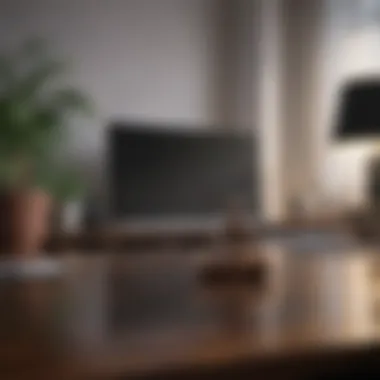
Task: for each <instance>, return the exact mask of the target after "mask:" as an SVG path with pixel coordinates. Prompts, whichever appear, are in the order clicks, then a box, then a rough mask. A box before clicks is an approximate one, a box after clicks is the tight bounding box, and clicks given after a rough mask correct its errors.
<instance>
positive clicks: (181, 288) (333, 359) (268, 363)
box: [0, 246, 380, 379]
mask: <svg viewBox="0 0 380 380" xmlns="http://www.w3.org/2000/svg"><path fill="white" fill-rule="evenodd" d="M231 254H232V253H231V251H230V248H229V249H226V247H215V249H212V250H205V251H203V252H202V251H198V252H193V253H192V255H184V256H183V255H178V253H177V252H176V251H175V250H173V252H167V253H165V254H160V255H157V254H156V253H154V252H152V253H151V254H149V253H146V254H145V255H142V256H139V255H130V256H129V255H128V256H121V255H113V254H111V253H108V254H107V253H105V252H103V253H102V254H99V255H95V256H92V257H88V256H83V255H80V254H71V255H68V254H67V255H64V256H63V257H62V258H61V260H62V263H63V264H64V267H65V268H66V269H65V274H64V275H62V277H61V278H60V279H57V280H49V281H47V280H33V281H20V280H18V281H11V282H10V281H2V282H1V283H0V307H1V310H2V312H1V319H0V337H1V338H2V340H1V344H0V374H2V373H8V374H9V373H11V371H13V370H14V371H15V370H16V369H20V370H22V371H24V373H21V375H20V377H19V378H29V377H22V376H23V375H25V374H27V373H29V372H28V371H29V370H30V371H31V372H30V373H32V372H33V370H36V371H37V370H42V369H43V370H46V371H48V372H49V371H50V373H51V371H53V372H54V371H55V372H59V373H60V375H61V376H63V375H64V376H65V378H67V379H69V378H77V377H78V376H79V378H87V379H91V378H94V379H111V378H134V377H138V378H142V377H145V378H166V379H170V378H173V379H174V378H181V379H187V378H188V379H190V378H202V377H204V378H252V376H253V375H255V376H256V375H257V376H258V375H260V376H259V377H255V378H263V379H265V378H277V377H279V378H281V379H283V378H292V379H297V378H300V379H303V378H305V379H306V378H311V377H310V376H312V375H313V376H324V377H325V378H327V376H329V375H330V374H332V375H334V376H341V374H344V372H347V371H351V370H352V371H354V370H355V371H357V372H358V373H363V372H360V371H363V370H364V371H369V370H371V371H377V370H378V369H379V366H378V365H377V364H376V362H377V360H375V359H376V358H377V357H378V355H379V354H380V319H379V315H378V313H376V312H375V310H376V304H377V303H378V302H379V299H380V288H379V286H378V285H379V284H380V277H379V279H378V278H377V276H378V271H377V270H376V268H378V267H380V261H379V259H378V258H377V253H376V252H370V251H368V250H367V251H365V250H358V251H352V252H344V253H335V254H334V253H329V252H320V253H318V254H302V253H297V254H296V253H292V252H286V251H284V250H283V249H281V247H279V246H260V247H258V246H245V247H244V254H241V255H240V258H241V260H243V261H244V262H245V263H246V265H247V266H249V265H251V264H250V263H252V262H260V263H264V265H265V267H266V268H267V276H266V277H265V284H264V286H260V287H257V288H252V286H244V284H235V285H234V284H231V283H230V284H228V285H223V284H221V283H218V284H217V285H215V284H214V285H212V286H209V285H207V284H205V283H202V282H201V281H199V273H200V271H201V270H202V268H204V266H205V265H209V264H210V262H219V260H221V259H225V258H226V257H231ZM8 348H9V350H8ZM67 363H70V365H69V366H67ZM37 364H38V365H37ZM12 366H13V367H12ZM58 368H60V369H59V370H58ZM68 368H70V371H69V370H68ZM2 371H3V372H2ZM7 371H8V372H7ZM22 371H21V372H22ZM377 373H378V372H377ZM227 374H228V376H227ZM237 374H239V376H240V377H237ZM223 376H224V377H223ZM226 376H227V377H226ZM0 378H6V377H5V376H0ZM9 378H11V377H9ZM30 378H32V377H30ZM41 378H43V377H42V375H41ZM316 378H318V377H316ZM332 378H334V377H332Z"/></svg>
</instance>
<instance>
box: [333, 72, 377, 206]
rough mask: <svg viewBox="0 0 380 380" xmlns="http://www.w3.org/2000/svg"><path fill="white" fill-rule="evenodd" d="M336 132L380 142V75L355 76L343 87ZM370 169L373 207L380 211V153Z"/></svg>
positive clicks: (345, 138)
mask: <svg viewBox="0 0 380 380" xmlns="http://www.w3.org/2000/svg"><path fill="white" fill-rule="evenodd" d="M335 133H336V138H338V139H339V140H340V141H368V142H377V140H378V139H379V141H380V77H368V78H360V79H354V80H351V81H349V82H347V83H346V84H345V85H344V86H343V87H342V91H341V97H340V106H339V109H338V125H337V128H336V130H335ZM379 146H380V145H379ZM368 169H369V170H368V174H369V177H368V187H367V189H368V190H367V191H368V198H369V202H370V206H371V209H372V210H375V209H376V210H380V154H379V155H377V156H375V157H373V158H372V159H371V161H370V163H369V166H368Z"/></svg>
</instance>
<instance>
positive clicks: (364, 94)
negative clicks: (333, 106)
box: [335, 78, 380, 140]
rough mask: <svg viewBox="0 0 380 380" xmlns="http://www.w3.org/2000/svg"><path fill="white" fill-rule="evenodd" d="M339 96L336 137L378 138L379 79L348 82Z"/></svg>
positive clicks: (379, 120) (379, 109) (379, 131)
mask: <svg viewBox="0 0 380 380" xmlns="http://www.w3.org/2000/svg"><path fill="white" fill-rule="evenodd" d="M340 96H341V98H340V106H339V109H338V125H337V128H336V131H335V132H336V137H337V138H339V139H355V140H363V139H371V138H380V78H366V79H359V80H353V81H350V82H349V83H347V84H346V85H345V86H344V87H343V88H342V91H341V94H340Z"/></svg>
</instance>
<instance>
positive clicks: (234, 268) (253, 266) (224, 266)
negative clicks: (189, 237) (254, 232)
mask: <svg viewBox="0 0 380 380" xmlns="http://www.w3.org/2000/svg"><path fill="white" fill-rule="evenodd" d="M245 220H246V219H245V217H244V214H243V213H242V212H240V209H237V208H234V209H231V210H230V213H229V214H228V216H227V221H226V228H225V236H224V238H225V240H226V244H225V246H226V247H227V250H228V251H227V252H226V256H225V257H223V258H220V259H219V260H217V261H216V260H213V262H210V263H208V264H207V265H205V267H204V268H203V269H202V270H201V273H200V279H201V281H202V282H203V283H204V284H207V285H237V286H254V287H261V286H263V285H264V283H265V278H266V274H267V269H268V268H267V266H266V265H265V262H264V261H263V260H262V259H261V258H260V257H259V255H258V254H259V252H257V258H256V259H255V260H252V259H249V260H247V259H246V257H247V254H248V256H249V257H252V250H258V247H257V246H256V244H254V245H253V246H252V242H250V237H251V233H250V231H249V230H248V228H247V225H246V223H245Z"/></svg>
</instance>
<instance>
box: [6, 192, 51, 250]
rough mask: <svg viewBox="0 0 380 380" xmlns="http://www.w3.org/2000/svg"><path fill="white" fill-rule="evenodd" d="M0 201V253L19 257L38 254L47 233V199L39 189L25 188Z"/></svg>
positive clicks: (49, 205)
mask: <svg viewBox="0 0 380 380" xmlns="http://www.w3.org/2000/svg"><path fill="white" fill-rule="evenodd" d="M1 198H2V199H1V201H0V208H1V212H0V213H1V219H2V220H1V224H2V225H3V226H4V227H3V228H2V231H1V237H0V240H2V242H1V244H0V246H1V250H2V251H3V252H6V253H10V254H16V255H22V256H33V255H36V254H38V253H39V251H40V249H41V248H42V246H43V243H44V240H45V238H46V235H47V233H48V228H49V221H50V211H51V205H52V202H51V197H50V196H49V195H48V194H47V193H46V192H44V191H42V190H40V189H25V190H22V191H17V192H12V193H10V194H3V195H2V197H1Z"/></svg>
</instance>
